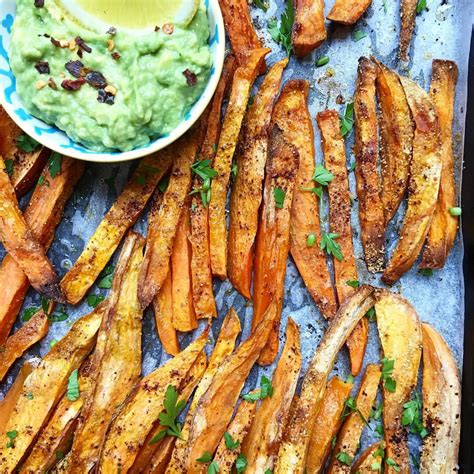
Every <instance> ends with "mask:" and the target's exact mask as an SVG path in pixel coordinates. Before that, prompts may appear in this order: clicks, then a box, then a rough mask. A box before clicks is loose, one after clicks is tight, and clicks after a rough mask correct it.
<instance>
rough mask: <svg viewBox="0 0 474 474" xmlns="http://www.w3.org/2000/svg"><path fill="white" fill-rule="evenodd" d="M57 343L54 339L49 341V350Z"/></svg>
mask: <svg viewBox="0 0 474 474" xmlns="http://www.w3.org/2000/svg"><path fill="white" fill-rule="evenodd" d="M57 343H58V341H57V340H56V339H51V342H50V343H49V348H50V349H52V348H53V347H54V346H55V345H56V344H57Z"/></svg>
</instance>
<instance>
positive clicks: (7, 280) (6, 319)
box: [0, 156, 84, 345]
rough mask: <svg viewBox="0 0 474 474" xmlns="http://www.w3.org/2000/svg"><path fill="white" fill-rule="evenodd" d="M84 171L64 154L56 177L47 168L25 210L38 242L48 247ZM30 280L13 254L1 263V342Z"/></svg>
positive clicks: (21, 302)
mask: <svg viewBox="0 0 474 474" xmlns="http://www.w3.org/2000/svg"><path fill="white" fill-rule="evenodd" d="M83 171H84V162H82V161H79V160H74V159H72V158H68V157H65V156H64V157H62V160H61V172H60V173H59V174H57V175H56V176H55V177H54V178H53V177H52V176H51V173H50V172H49V170H48V169H47V168H45V170H44V171H43V174H42V176H43V181H44V182H45V183H46V182H47V183H49V184H48V185H47V186H46V185H44V186H37V187H36V189H35V190H34V192H33V195H32V196H31V199H30V202H29V204H28V206H27V208H26V210H25V212H24V214H23V217H24V219H25V222H26V224H27V225H28V227H29V229H30V230H31V232H32V234H33V236H34V237H35V238H36V239H37V240H38V242H39V243H40V244H41V245H42V246H43V247H44V248H45V249H47V248H48V247H49V245H50V244H51V241H52V240H53V237H54V231H55V229H56V227H57V225H58V224H59V222H60V220H61V217H62V213H63V209H64V206H65V204H66V201H67V200H68V199H69V197H70V196H71V194H72V192H73V189H74V186H75V185H76V183H77V181H78V180H79V178H80V177H81V176H82V173H83ZM29 287H30V282H29V280H28V277H27V276H26V275H25V274H24V273H23V271H22V269H21V267H20V266H19V265H18V263H17V262H16V261H15V260H14V259H13V257H11V256H10V255H6V256H5V258H4V259H3V262H2V264H1V266H0V345H1V344H3V343H4V342H5V340H6V338H7V337H8V334H9V333H10V330H11V328H12V326H13V323H14V322H15V319H16V316H17V314H18V312H19V311H20V308H21V306H22V304H23V301H24V299H25V296H26V293H27V291H28V288H29Z"/></svg>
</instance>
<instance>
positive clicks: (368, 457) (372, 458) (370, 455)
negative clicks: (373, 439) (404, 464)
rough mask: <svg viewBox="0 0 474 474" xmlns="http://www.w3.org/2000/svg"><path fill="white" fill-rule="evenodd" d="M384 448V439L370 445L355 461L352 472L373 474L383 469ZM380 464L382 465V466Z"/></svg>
mask: <svg viewBox="0 0 474 474" xmlns="http://www.w3.org/2000/svg"><path fill="white" fill-rule="evenodd" d="M384 449H385V443H384V442H383V441H380V442H378V443H374V444H372V445H371V446H369V447H368V448H367V449H365V450H364V451H363V452H362V454H361V455H360V456H359V459H357V461H356V462H355V463H354V465H353V466H352V469H351V472H353V473H354V474H355V473H356V472H359V473H360V474H372V473H373V472H374V471H377V470H381V469H382V464H383V454H384ZM378 466H380V468H379V467H378ZM374 468H376V469H374Z"/></svg>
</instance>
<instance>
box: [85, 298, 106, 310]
mask: <svg viewBox="0 0 474 474" xmlns="http://www.w3.org/2000/svg"><path fill="white" fill-rule="evenodd" d="M104 300H105V296H103V295H87V304H88V305H89V306H90V307H91V308H96V307H97V306H99V304H100V303H102V301H104Z"/></svg>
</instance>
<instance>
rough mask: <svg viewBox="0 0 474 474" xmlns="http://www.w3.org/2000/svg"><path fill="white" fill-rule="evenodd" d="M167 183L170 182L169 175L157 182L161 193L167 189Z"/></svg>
mask: <svg viewBox="0 0 474 474" xmlns="http://www.w3.org/2000/svg"><path fill="white" fill-rule="evenodd" d="M169 183H170V176H169V175H167V176H165V177H163V178H161V180H160V182H159V183H158V189H159V190H160V192H161V193H165V192H166V190H167V189H168V184H169Z"/></svg>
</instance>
